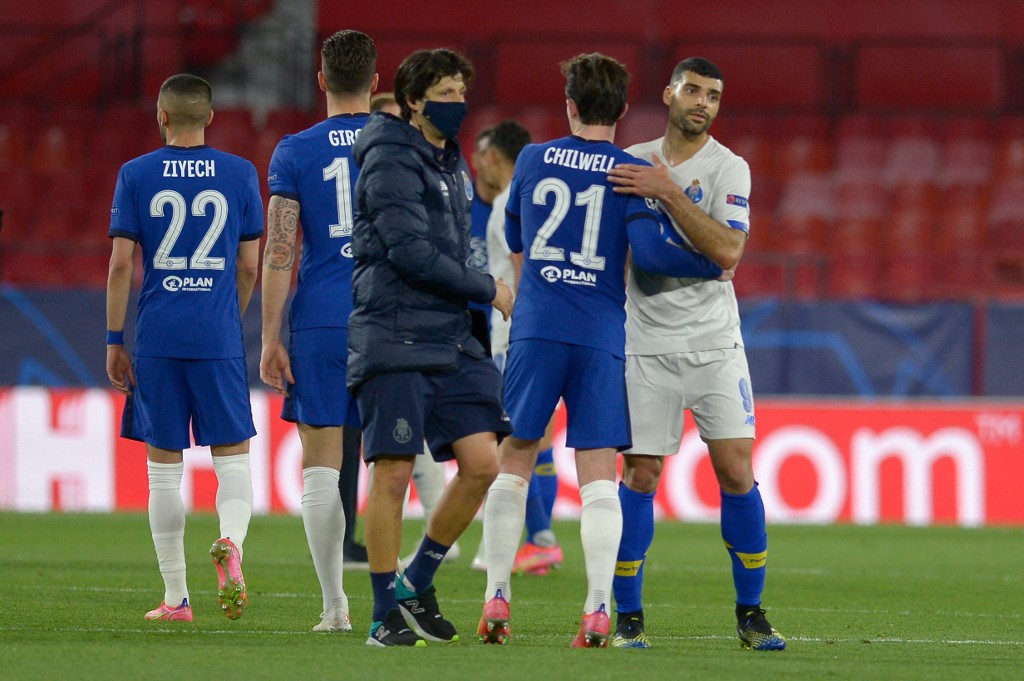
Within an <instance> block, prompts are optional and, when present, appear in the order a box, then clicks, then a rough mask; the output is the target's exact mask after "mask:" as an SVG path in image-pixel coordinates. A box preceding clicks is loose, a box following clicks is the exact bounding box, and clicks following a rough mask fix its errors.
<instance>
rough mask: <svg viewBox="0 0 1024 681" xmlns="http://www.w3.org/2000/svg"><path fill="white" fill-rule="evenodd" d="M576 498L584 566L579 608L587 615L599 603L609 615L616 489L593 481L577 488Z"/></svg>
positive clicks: (618, 511)
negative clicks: (579, 505)
mask: <svg viewBox="0 0 1024 681" xmlns="http://www.w3.org/2000/svg"><path fill="white" fill-rule="evenodd" d="M580 499H581V500H582V502H583V508H582V510H581V512H580V539H581V540H582V542H583V559H584V563H585V564H586V568H587V601H586V603H585V604H584V607H583V611H584V612H585V613H588V614H589V613H592V612H594V611H595V610H597V609H598V608H600V607H601V606H602V605H603V606H604V609H605V612H607V613H608V614H611V603H610V602H609V601H610V595H611V590H612V579H613V578H614V577H615V560H616V557H617V556H618V552H619V542H620V541H621V539H622V506H621V505H620V504H619V495H618V491H617V489H616V487H615V483H614V482H613V481H611V480H595V481H594V482H591V483H588V484H586V485H584V486H583V487H582V488H580Z"/></svg>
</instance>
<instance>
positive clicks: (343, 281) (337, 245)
mask: <svg viewBox="0 0 1024 681" xmlns="http://www.w3.org/2000/svg"><path fill="white" fill-rule="evenodd" d="M369 117H370V116H369V114H340V115H337V116H331V117H330V118H328V119H327V120H324V121H321V122H319V123H317V124H316V125H314V126H313V127H311V128H309V129H308V130H304V131H302V132H300V133H298V134H296V135H288V136H286V137H285V138H284V139H282V140H281V142H280V144H278V145H277V149H275V150H274V156H273V158H271V160H270V174H269V176H268V178H267V184H268V185H269V186H270V193H271V195H274V194H277V195H279V196H283V197H284V198H286V199H293V200H295V201H298V202H299V207H300V211H299V221H300V222H301V223H302V263H301V264H300V265H299V277H298V284H297V286H296V289H295V297H294V298H293V299H292V305H291V310H290V312H289V319H288V323H289V326H290V328H291V329H292V330H293V331H296V330H300V329H311V328H317V327H341V328H346V327H348V316H349V313H351V312H352V216H353V212H352V206H353V202H352V193H353V188H354V187H355V186H356V180H357V179H359V166H357V165H356V163H355V161H354V160H353V159H352V145H353V144H355V143H356V138H357V137H358V136H359V133H360V131H362V129H363V126H365V125H366V121H367V120H369Z"/></svg>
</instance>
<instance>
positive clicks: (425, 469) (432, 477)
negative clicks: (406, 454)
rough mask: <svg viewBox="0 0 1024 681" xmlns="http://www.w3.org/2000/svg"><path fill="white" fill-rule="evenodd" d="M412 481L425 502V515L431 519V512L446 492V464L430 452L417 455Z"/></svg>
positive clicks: (421, 500)
mask: <svg viewBox="0 0 1024 681" xmlns="http://www.w3.org/2000/svg"><path fill="white" fill-rule="evenodd" d="M424 447H426V445H424ZM412 483H413V484H414V485H416V495H417V496H419V498H420V503H421V504H423V517H424V519H426V520H430V514H431V513H433V512H434V507H435V506H437V502H438V501H439V500H440V499H441V495H442V494H443V493H444V486H445V477H444V464H442V463H438V462H437V461H434V457H433V456H431V455H430V452H426V453H424V454H421V455H419V456H417V457H416V460H415V463H414V464H413V468H412Z"/></svg>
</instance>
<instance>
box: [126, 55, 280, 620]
mask: <svg viewBox="0 0 1024 681" xmlns="http://www.w3.org/2000/svg"><path fill="white" fill-rule="evenodd" d="M212 120H213V109H212V93H211V90H210V85H209V84H208V83H207V82H206V81H205V80H203V79H202V78H198V77H196V76H192V75H188V74H181V75H176V76H172V77H171V78H168V79H167V80H166V81H165V82H164V84H163V85H162V86H161V88H160V95H159V98H158V100H157V123H158V125H159V128H160V134H161V136H162V137H163V139H164V142H165V143H166V146H164V147H163V148H161V149H159V150H157V151H154V152H152V153H149V154H146V155H144V156H140V157H139V158H136V159H133V160H131V161H129V162H128V163H125V164H124V165H123V166H122V167H121V172H120V174H119V175H118V177H117V186H116V188H115V190H114V202H113V207H112V208H111V211H110V213H111V218H110V231H109V234H110V237H111V238H112V240H113V246H112V252H111V257H110V271H109V274H108V279H107V375H108V377H109V378H110V383H111V385H113V386H114V387H115V388H117V389H118V390H119V391H121V392H122V393H123V394H124V395H126V396H127V398H126V400H125V406H124V414H123V417H122V422H121V436H122V437H126V438H130V439H133V440H140V441H143V442H145V443H146V452H147V458H148V467H149V524H150V529H151V531H152V534H153V545H154V547H155V548H156V554H157V560H158V561H159V564H160V574H161V575H162V576H163V579H164V600H163V603H161V604H160V606H159V607H157V608H156V609H155V610H152V611H150V612H148V613H146V619H148V620H165V621H166V620H169V621H191V620H192V608H191V605H190V604H189V597H188V587H187V585H186V581H185V548H184V535H185V509H184V506H183V504H182V499H181V477H182V473H183V470H184V460H183V450H184V449H186V448H187V447H189V446H190V444H191V442H192V441H191V440H190V438H189V424H190V423H191V431H192V437H193V438H194V441H195V444H196V445H209V446H210V449H211V452H212V454H213V467H214V471H215V472H216V475H217V481H218V488H217V502H216V504H217V515H218V516H219V518H220V533H221V537H220V539H218V540H217V541H215V542H214V543H213V546H212V548H211V549H210V554H211V555H212V556H213V559H214V563H215V565H216V567H217V573H218V595H219V598H220V603H221V607H222V608H223V609H224V612H225V614H226V615H227V616H228V618H230V619H237V618H238V617H241V615H242V612H243V609H244V607H245V605H246V603H247V595H246V590H245V580H244V579H243V577H242V555H243V543H244V541H245V536H246V533H247V532H248V529H249V519H250V517H251V516H252V481H251V477H250V472H249V439H250V438H251V437H252V436H253V435H255V434H256V429H255V428H254V427H253V421H252V411H251V409H250V406H249V382H248V374H247V372H246V366H245V349H244V347H243V345H242V322H241V315H242V313H243V312H245V308H246V306H247V305H248V304H249V298H250V296H251V294H252V288H253V286H254V285H255V283H256V275H257V271H258V267H259V239H260V237H261V236H262V234H263V215H262V213H263V204H262V200H261V199H260V190H259V180H258V179H257V176H256V168H255V166H253V164H252V163H250V162H249V161H247V160H245V159H242V158H239V157H237V156H233V155H231V154H226V153H224V152H221V151H218V150H216V149H211V148H210V147H208V146H206V144H205V129H206V126H208V125H209V124H210V122H211V121H212ZM137 247H138V248H141V251H142V268H143V277H142V291H141V292H140V293H139V302H138V318H137V321H136V324H135V329H136V333H135V352H134V356H133V357H132V356H129V355H128V353H127V351H126V350H125V347H124V337H123V336H124V322H125V317H126V315H127V310H128V298H129V294H130V292H131V282H132V270H133V255H134V253H135V250H136V248H137Z"/></svg>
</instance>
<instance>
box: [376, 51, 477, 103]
mask: <svg viewBox="0 0 1024 681" xmlns="http://www.w3.org/2000/svg"><path fill="white" fill-rule="evenodd" d="M473 73H474V72H473V65H472V64H471V63H470V62H469V60H468V59H466V58H465V57H464V56H462V55H461V54H459V53H458V52H455V51H454V50H449V49H447V48H444V47H439V48H437V49H433V50H417V51H416V52H413V53H412V54H410V55H409V56H408V57H406V58H405V60H404V61H403V62H402V64H401V66H399V67H398V71H397V72H396V73H395V99H396V100H398V108H399V109H401V111H402V118H404V119H405V120H409V119H410V118H412V109H410V108H409V102H410V101H413V102H415V101H416V100H419V99H423V97H424V95H426V93H427V90H428V89H430V88H431V87H432V86H434V85H435V84H437V82H438V81H440V80H441V79H442V78H444V77H445V76H457V75H459V74H461V75H462V82H463V83H465V84H466V85H469V82H470V81H471V80H472V79H473Z"/></svg>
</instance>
